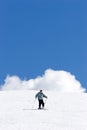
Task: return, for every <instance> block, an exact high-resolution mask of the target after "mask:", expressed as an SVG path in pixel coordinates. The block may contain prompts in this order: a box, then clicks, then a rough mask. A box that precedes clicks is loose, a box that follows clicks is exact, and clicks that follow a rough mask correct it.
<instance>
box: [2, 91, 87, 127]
mask: <svg viewBox="0 0 87 130" xmlns="http://www.w3.org/2000/svg"><path fill="white" fill-rule="evenodd" d="M35 94H36V91H0V130H87V94H86V93H83V94H70V93H66V94H63V93H58V92H45V94H46V95H47V96H48V100H47V102H46V106H45V107H46V108H47V109H48V110H37V109H36V108H37V105H38V102H37V101H36V102H35V104H34V107H33V109H32V105H33V103H34V95H35Z"/></svg>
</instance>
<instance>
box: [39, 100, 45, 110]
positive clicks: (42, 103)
mask: <svg viewBox="0 0 87 130" xmlns="http://www.w3.org/2000/svg"><path fill="white" fill-rule="evenodd" d="M38 101H39V108H41V105H42V107H43V108H44V101H43V100H38Z"/></svg>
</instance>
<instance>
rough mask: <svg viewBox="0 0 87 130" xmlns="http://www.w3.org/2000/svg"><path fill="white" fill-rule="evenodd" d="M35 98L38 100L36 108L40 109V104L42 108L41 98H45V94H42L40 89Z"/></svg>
mask: <svg viewBox="0 0 87 130" xmlns="http://www.w3.org/2000/svg"><path fill="white" fill-rule="evenodd" d="M35 98H38V102H39V108H38V109H41V106H42V108H43V109H44V101H43V98H47V96H46V95H44V94H43V92H42V90H40V91H39V92H38V93H37V94H36V95H35Z"/></svg>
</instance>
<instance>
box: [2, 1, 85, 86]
mask: <svg viewBox="0 0 87 130" xmlns="http://www.w3.org/2000/svg"><path fill="white" fill-rule="evenodd" d="M0 19H1V20H0V84H2V83H3V81H4V79H5V77H6V76H7V74H10V75H18V76H19V77H20V78H26V79H29V78H35V77H36V76H38V75H42V74H43V73H44V71H45V70H46V69H48V68H52V69H54V70H65V71H69V72H71V73H72V74H74V75H75V76H76V78H77V79H78V80H79V81H80V82H81V84H82V85H83V86H84V87H85V88H87V60H86V56H87V52H86V48H87V43H86V42H87V38H86V34H87V2H86V0H66V1H65V0H56V1H53V0H52V1H51V0H37V1H36V0H32V1H29V0H15V1H12V0H8V1H7V0H1V1H0Z"/></svg>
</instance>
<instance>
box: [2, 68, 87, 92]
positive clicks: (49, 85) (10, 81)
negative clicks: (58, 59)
mask: <svg viewBox="0 0 87 130" xmlns="http://www.w3.org/2000/svg"><path fill="white" fill-rule="evenodd" d="M1 87H2V90H20V89H21V90H22V89H23V90H26V89H33V90H39V89H43V90H52V91H53V90H56V91H59V92H85V91H86V90H85V89H84V88H83V87H82V85H81V83H80V82H79V81H78V80H76V78H75V76H74V75H72V74H71V73H69V72H66V71H63V70H62V71H60V70H56V71H55V70H52V69H48V70H46V71H45V73H44V75H42V76H39V77H37V78H35V79H29V80H27V81H26V80H21V79H20V78H19V77H18V76H7V77H6V79H5V83H4V85H2V86H1Z"/></svg>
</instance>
